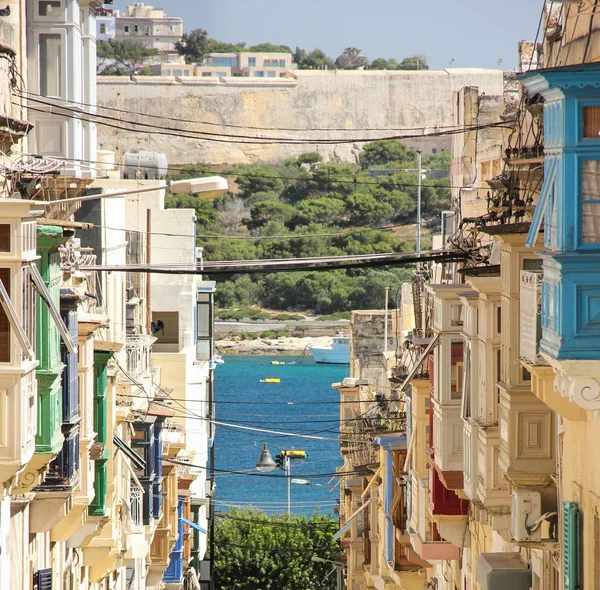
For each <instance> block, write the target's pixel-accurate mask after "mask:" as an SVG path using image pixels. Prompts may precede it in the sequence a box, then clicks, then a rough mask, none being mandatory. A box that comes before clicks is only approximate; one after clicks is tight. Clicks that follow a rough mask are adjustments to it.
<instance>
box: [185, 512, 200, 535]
mask: <svg viewBox="0 0 600 590" xmlns="http://www.w3.org/2000/svg"><path fill="white" fill-rule="evenodd" d="M181 522H183V523H185V524H187V525H189V526H191V527H192V528H193V529H196V530H197V531H200V532H201V533H204V534H205V535H206V529H205V528H202V527H201V526H200V525H199V524H198V523H197V522H194V521H193V520H189V519H188V518H185V517H183V516H182V517H181Z"/></svg>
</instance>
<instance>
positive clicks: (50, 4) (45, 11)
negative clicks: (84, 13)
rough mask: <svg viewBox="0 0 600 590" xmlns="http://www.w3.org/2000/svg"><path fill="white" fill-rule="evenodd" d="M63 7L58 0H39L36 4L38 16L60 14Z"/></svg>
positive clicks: (57, 15) (55, 15) (56, 15)
mask: <svg viewBox="0 0 600 590" xmlns="http://www.w3.org/2000/svg"><path fill="white" fill-rule="evenodd" d="M62 11H63V8H62V6H61V1H60V0H40V3H39V4H38V14H39V16H52V17H59V16H61V14H62Z"/></svg>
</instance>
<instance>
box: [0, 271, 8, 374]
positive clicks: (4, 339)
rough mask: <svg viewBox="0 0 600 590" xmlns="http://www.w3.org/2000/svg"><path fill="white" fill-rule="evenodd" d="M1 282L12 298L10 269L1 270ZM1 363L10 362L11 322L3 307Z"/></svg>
mask: <svg viewBox="0 0 600 590" xmlns="http://www.w3.org/2000/svg"><path fill="white" fill-rule="evenodd" d="M0 280H1V281H2V283H3V284H4V288H5V289H6V291H7V292H8V294H9V296H10V270H9V269H8V268H0ZM0 362H2V363H9V362H10V322H9V321H8V317H7V315H6V314H5V313H4V309H2V307H0Z"/></svg>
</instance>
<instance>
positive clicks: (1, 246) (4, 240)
mask: <svg viewBox="0 0 600 590" xmlns="http://www.w3.org/2000/svg"><path fill="white" fill-rule="evenodd" d="M0 252H10V224H8V223H2V224H0Z"/></svg>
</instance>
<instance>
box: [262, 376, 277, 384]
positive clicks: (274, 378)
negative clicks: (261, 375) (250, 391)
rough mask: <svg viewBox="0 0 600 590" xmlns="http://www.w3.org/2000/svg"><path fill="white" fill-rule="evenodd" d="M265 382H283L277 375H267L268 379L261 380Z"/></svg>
mask: <svg viewBox="0 0 600 590" xmlns="http://www.w3.org/2000/svg"><path fill="white" fill-rule="evenodd" d="M261 381H262V382H263V383H281V379H278V378H277V377H267V378H266V379H262V380H261Z"/></svg>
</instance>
